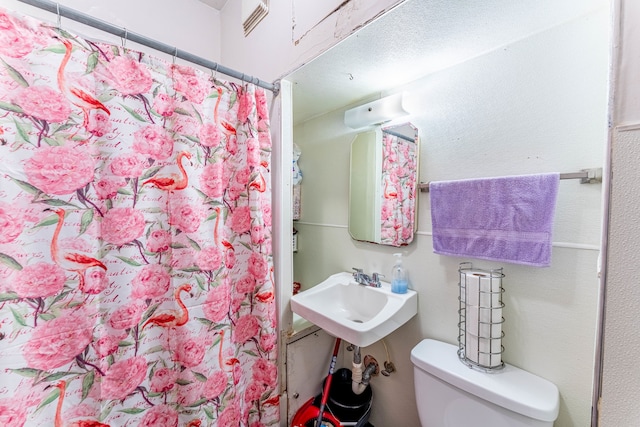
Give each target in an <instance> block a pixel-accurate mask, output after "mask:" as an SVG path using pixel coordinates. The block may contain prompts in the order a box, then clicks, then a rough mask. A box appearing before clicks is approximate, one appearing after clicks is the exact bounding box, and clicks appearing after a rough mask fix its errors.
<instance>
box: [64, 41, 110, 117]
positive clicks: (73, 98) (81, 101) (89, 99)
mask: <svg viewBox="0 0 640 427" xmlns="http://www.w3.org/2000/svg"><path fill="white" fill-rule="evenodd" d="M62 44H64V47H65V54H64V57H63V58H62V62H61V63H60V68H58V87H59V88H60V92H62V93H63V94H65V96H66V97H67V98H68V99H69V101H70V102H71V103H72V104H73V105H75V106H76V107H78V108H80V109H81V110H82V112H83V114H84V122H83V123H82V127H83V128H85V129H86V128H87V125H88V124H89V111H91V110H102V111H104V112H105V113H107V114H109V115H111V112H110V111H109V109H108V108H107V107H105V106H104V104H103V103H102V102H100V101H98V100H97V99H96V98H94V97H93V96H91V95H89V94H88V93H87V92H85V91H83V90H82V89H80V88H77V87H69V86H67V80H66V77H65V74H64V71H65V68H66V66H67V64H68V63H69V58H71V50H72V48H73V46H72V45H71V42H70V41H69V40H65V39H63V40H62Z"/></svg>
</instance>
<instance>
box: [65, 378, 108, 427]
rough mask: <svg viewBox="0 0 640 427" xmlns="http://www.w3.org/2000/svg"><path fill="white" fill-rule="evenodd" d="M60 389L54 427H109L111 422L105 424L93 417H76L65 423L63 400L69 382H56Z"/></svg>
mask: <svg viewBox="0 0 640 427" xmlns="http://www.w3.org/2000/svg"><path fill="white" fill-rule="evenodd" d="M56 387H57V388H58V390H60V397H58V406H57V407H56V417H55V419H54V422H53V423H54V424H53V425H54V427H109V424H104V423H101V422H99V421H96V420H91V419H75V420H71V421H70V422H67V423H65V422H64V421H62V402H63V401H64V395H65V391H66V389H67V382H66V381H64V380H62V381H59V382H58V384H56Z"/></svg>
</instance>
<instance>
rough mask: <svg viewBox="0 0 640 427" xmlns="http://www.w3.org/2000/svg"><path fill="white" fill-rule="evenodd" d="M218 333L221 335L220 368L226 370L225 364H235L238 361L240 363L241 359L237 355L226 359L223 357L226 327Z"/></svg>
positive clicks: (219, 349)
mask: <svg viewBox="0 0 640 427" xmlns="http://www.w3.org/2000/svg"><path fill="white" fill-rule="evenodd" d="M218 335H220V347H219V348H218V365H219V366H220V369H222V370H223V371H224V370H225V369H224V367H225V366H233V365H235V364H236V363H240V360H238V359H237V358H235V357H231V358H229V359H227V360H224V358H223V357H222V347H223V345H224V329H221V330H220V332H218Z"/></svg>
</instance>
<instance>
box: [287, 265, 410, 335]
mask: <svg viewBox="0 0 640 427" xmlns="http://www.w3.org/2000/svg"><path fill="white" fill-rule="evenodd" d="M381 284H382V287H380V288H373V287H370V286H364V285H360V284H358V283H356V282H355V280H353V275H352V274H351V273H337V274H334V275H332V276H329V277H328V278H327V279H326V280H325V281H323V282H322V283H319V284H318V285H316V286H314V287H313V288H311V289H307V290H306V291H303V292H300V293H299V294H296V295H294V296H293V297H291V310H293V312H294V313H296V314H298V315H300V316H302V317H304V318H305V319H307V320H308V321H310V322H311V323H313V324H315V325H317V326H319V327H321V328H322V329H324V330H325V331H327V332H328V333H329V334H331V335H333V336H335V337H338V338H342V339H343V340H345V341H347V342H350V343H351V344H353V345H357V346H359V347H366V346H369V345H371V344H373V343H374V342H376V341H378V340H380V339H382V338H384V337H385V336H387V335H389V334H390V333H391V332H393V331H395V330H396V329H398V328H399V327H400V326H402V325H404V324H405V323H406V322H407V321H408V320H409V319H411V318H412V317H413V316H415V315H416V313H417V312H418V294H417V293H416V291H412V290H411V289H410V290H409V291H407V293H406V294H394V293H393V292H391V284H389V283H387V282H381Z"/></svg>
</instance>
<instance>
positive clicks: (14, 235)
mask: <svg viewBox="0 0 640 427" xmlns="http://www.w3.org/2000/svg"><path fill="white" fill-rule="evenodd" d="M0 15H2V16H0V21H1V22H2V30H1V31H0V59H2V63H1V64H0V109H1V110H2V111H0V113H1V114H0V126H1V127H0V132H1V135H0V136H1V138H2V143H1V145H0V334H1V335H0V370H1V372H2V374H1V376H0V425H2V426H5V427H14V426H23V425H24V426H29V427H51V426H55V427H62V426H63V425H64V426H80V425H92V426H125V425H126V426H154V427H165V426H166V427H169V426H171V427H174V426H178V425H179V426H191V427H194V426H200V425H202V426H211V425H214V426H219V427H223V426H265V425H274V424H275V423H276V422H277V420H278V419H279V416H278V390H277V375H276V354H277V348H276V336H277V335H276V317H275V302H274V283H273V277H274V275H273V262H272V253H271V188H270V182H271V179H270V174H269V170H270V150H271V140H270V134H269V119H268V110H267V99H266V96H265V93H264V92H263V91H262V89H258V88H256V87H254V86H253V85H242V86H240V85H237V84H234V83H229V82H223V81H219V80H215V81H214V80H212V77H211V76H210V75H209V73H204V72H201V71H199V70H196V69H194V68H191V67H187V66H181V65H175V64H171V63H167V62H165V61H162V60H159V59H157V58H154V57H151V56H148V55H146V54H143V53H140V52H134V51H131V50H126V49H124V48H123V47H119V46H111V45H106V44H102V43H95V42H92V41H89V40H84V39H81V38H77V37H74V36H72V35H70V34H69V33H67V32H65V31H63V30H60V29H56V28H53V27H51V26H47V25H45V24H43V23H40V22H37V21H36V20H34V19H31V18H25V17H20V16H16V15H11V14H8V13H6V12H3V11H0ZM83 421H84V422H85V423H83Z"/></svg>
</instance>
